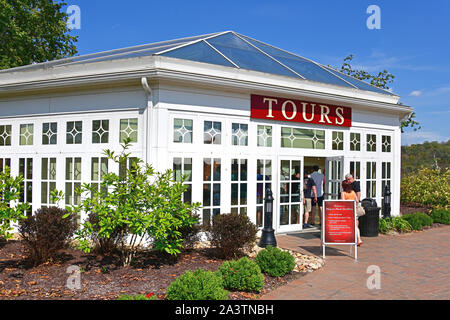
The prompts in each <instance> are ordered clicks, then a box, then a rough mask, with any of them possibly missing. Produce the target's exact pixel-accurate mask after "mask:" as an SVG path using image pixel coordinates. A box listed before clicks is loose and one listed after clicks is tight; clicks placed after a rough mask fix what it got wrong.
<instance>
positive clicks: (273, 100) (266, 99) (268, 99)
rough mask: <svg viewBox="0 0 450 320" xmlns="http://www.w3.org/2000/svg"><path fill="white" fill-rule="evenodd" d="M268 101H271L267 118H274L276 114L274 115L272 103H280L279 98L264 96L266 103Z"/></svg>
mask: <svg viewBox="0 0 450 320" xmlns="http://www.w3.org/2000/svg"><path fill="white" fill-rule="evenodd" d="M266 101H269V108H268V109H269V113H268V114H267V118H273V117H274V116H273V115H272V103H273V102H275V104H277V103H278V100H277V99H271V98H264V103H266Z"/></svg>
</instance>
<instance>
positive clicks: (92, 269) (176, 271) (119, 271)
mask: <svg viewBox="0 0 450 320" xmlns="http://www.w3.org/2000/svg"><path fill="white" fill-rule="evenodd" d="M222 263H223V260H221V259H218V258H216V256H215V252H214V249H192V250H186V251H184V252H183V253H182V254H180V255H179V256H178V258H177V259H173V258H171V257H169V256H168V255H165V254H162V253H159V252H154V251H146V252H142V253H141V254H140V255H139V257H138V258H137V259H136V262H135V263H134V264H133V265H132V266H130V267H121V266H120V264H119V262H118V259H117V258H116V257H110V256H101V255H94V254H85V253H83V252H81V251H79V250H75V249H67V250H64V251H61V252H60V254H59V256H58V259H56V260H55V261H53V262H51V263H50V262H47V263H45V264H42V265H40V266H37V267H31V266H30V265H29V263H28V261H27V260H26V256H25V255H24V247H23V244H22V243H21V241H17V240H11V241H9V242H7V243H0V300H2V299H18V300H31V299H33V300H46V299H51V300H67V299H71V300H72V299H73V300H78V299H80V300H115V299H117V297H118V296H120V295H122V294H133V295H134V294H138V293H139V294H147V293H150V292H153V293H154V294H155V295H156V296H157V297H158V298H159V299H165V294H166V288H167V287H168V286H169V284H170V283H171V282H172V281H173V280H175V279H176V278H177V277H178V276H179V275H181V274H183V273H184V272H185V271H186V270H196V269H198V268H203V269H205V270H211V271H215V270H217V268H218V267H219V266H220V265H221V264H222ZM72 265H76V266H79V267H80V270H81V283H82V288H81V289H80V290H70V289H69V288H68V287H67V286H66V283H67V279H68V278H69V276H70V274H69V273H67V268H68V267H69V266H72ZM303 275H305V273H295V272H292V273H290V274H288V275H286V276H285V277H283V278H274V277H270V276H268V275H265V285H264V287H263V289H262V291H261V293H259V294H256V293H248V292H230V293H229V299H230V300H250V299H258V298H259V297H260V296H261V295H263V294H265V293H268V292H270V291H272V290H274V289H275V288H277V287H279V286H282V285H285V284H287V283H288V282H290V281H292V280H294V279H297V278H299V277H301V276H303Z"/></svg>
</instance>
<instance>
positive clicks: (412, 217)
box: [402, 212, 433, 230]
mask: <svg viewBox="0 0 450 320" xmlns="http://www.w3.org/2000/svg"><path fill="white" fill-rule="evenodd" d="M402 219H404V220H406V221H408V222H409V224H410V225H411V227H412V228H413V230H422V228H423V227H424V226H432V225H433V218H431V217H430V216H429V215H427V214H426V213H423V212H417V213H413V214H407V215H404V216H402Z"/></svg>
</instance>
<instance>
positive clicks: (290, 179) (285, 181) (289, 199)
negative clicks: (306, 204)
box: [279, 160, 302, 225]
mask: <svg viewBox="0 0 450 320" xmlns="http://www.w3.org/2000/svg"><path fill="white" fill-rule="evenodd" d="M301 168H302V166H301V161H300V160H281V161H280V196H279V199H280V206H279V208H280V212H279V219H280V225H292V224H299V223H300V204H301V199H302V198H301V192H302V189H301V181H300V178H301V170H302V169H301Z"/></svg>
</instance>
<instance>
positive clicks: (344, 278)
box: [262, 226, 450, 300]
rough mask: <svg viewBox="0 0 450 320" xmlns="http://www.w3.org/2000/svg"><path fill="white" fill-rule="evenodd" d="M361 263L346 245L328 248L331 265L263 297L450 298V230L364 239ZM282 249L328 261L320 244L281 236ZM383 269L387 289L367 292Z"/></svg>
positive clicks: (313, 240)
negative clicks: (374, 268)
mask: <svg viewBox="0 0 450 320" xmlns="http://www.w3.org/2000/svg"><path fill="white" fill-rule="evenodd" d="M362 240H363V242H364V243H363V245H362V246H361V247H359V248H358V261H355V260H354V258H353V256H352V255H350V249H349V248H348V247H347V246H345V247H342V246H335V247H327V250H326V260H325V261H326V263H325V266H324V267H323V268H322V269H320V270H317V271H314V272H313V273H310V274H308V275H306V276H304V277H302V278H300V279H297V280H295V281H293V282H291V283H289V284H288V285H286V286H283V287H280V288H278V289H277V290H275V291H273V292H270V293H269V294H267V295H265V296H263V297H262V298H263V299H273V300H300V299H344V300H345V299H355V300H356V299H389V300H390V299H419V300H422V299H450V272H449V271H450V226H443V227H439V228H433V229H429V230H425V231H423V232H414V233H408V234H403V235H395V236H388V235H380V236H379V237H375V238H365V237H363V238H362ZM277 242H278V246H279V247H283V248H288V249H291V250H296V251H299V252H302V253H306V254H310V255H311V254H314V255H317V256H322V248H321V247H320V239H319V238H313V239H306V240H305V239H302V238H299V237H297V236H294V235H279V236H277ZM371 265H376V266H378V267H379V268H380V270H381V277H380V279H381V289H372V290H369V289H368V288H367V279H368V278H369V277H370V276H371V274H368V273H367V268H368V267H369V266H371Z"/></svg>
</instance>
